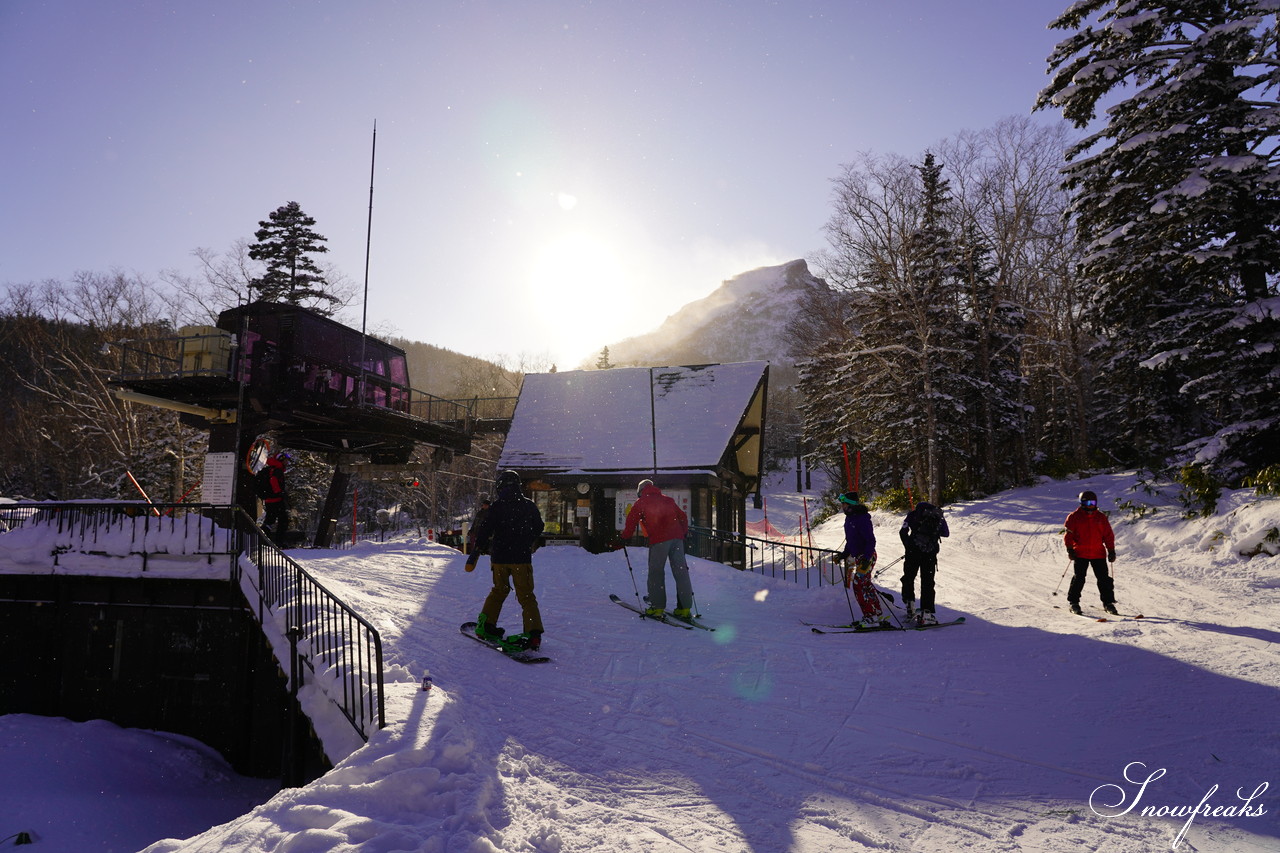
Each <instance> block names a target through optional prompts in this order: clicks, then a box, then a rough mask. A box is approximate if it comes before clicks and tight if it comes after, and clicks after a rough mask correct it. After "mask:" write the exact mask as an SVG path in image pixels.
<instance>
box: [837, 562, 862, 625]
mask: <svg viewBox="0 0 1280 853" xmlns="http://www.w3.org/2000/svg"><path fill="white" fill-rule="evenodd" d="M848 559H849V558H848V557H846V558H845V565H844V566H842V567H841V570H842V571H843V573H844V600H845V602H846V603H848V605H849V624H851V625H852V624H853V623H854V622H857V621H858V617H857V616H855V615H854V613H853V599H852V598H850V597H849V584H850V583H851V582H852V581H851V579H850V577H849V565H848Z"/></svg>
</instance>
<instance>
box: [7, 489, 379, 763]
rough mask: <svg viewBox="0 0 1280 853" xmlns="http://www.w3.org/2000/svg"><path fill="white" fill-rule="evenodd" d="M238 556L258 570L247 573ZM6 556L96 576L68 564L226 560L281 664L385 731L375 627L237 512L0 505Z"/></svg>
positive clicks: (358, 726) (360, 727)
mask: <svg viewBox="0 0 1280 853" xmlns="http://www.w3.org/2000/svg"><path fill="white" fill-rule="evenodd" d="M242 554H247V555H248V556H249V558H250V560H251V561H252V562H253V564H254V565H255V566H256V567H257V571H256V572H245V571H243V568H242V565H241V560H240V556H241V555H242ZM0 557H6V558H7V559H9V561H10V562H11V563H13V564H15V565H21V564H23V563H33V564H34V563H35V562H36V561H44V560H52V562H53V565H55V566H59V565H60V566H61V567H62V568H63V569H64V570H65V571H80V572H84V573H92V572H93V567H92V566H88V565H86V566H82V567H77V566H73V565H69V564H70V563H72V562H73V561H74V560H77V559H79V560H85V559H86V558H96V559H99V560H101V559H103V558H127V559H135V560H137V559H140V560H141V563H142V569H143V571H144V572H145V571H147V570H148V568H149V565H150V564H151V563H154V562H156V561H157V560H159V559H161V558H163V559H166V560H170V561H172V560H174V559H184V560H187V561H188V562H189V561H191V560H193V559H196V560H204V561H207V562H208V564H209V565H213V564H214V563H215V561H216V560H217V559H224V560H226V565H227V578H228V579H229V580H230V581H231V582H232V583H233V584H234V585H235V586H236V587H237V588H239V589H240V591H241V593H242V594H243V595H244V597H245V601H246V603H247V604H248V605H249V609H250V612H251V613H253V615H254V618H256V619H257V621H258V623H259V625H261V627H262V630H263V632H264V633H265V634H266V635H267V637H268V639H269V640H271V641H272V643H273V645H274V647H275V648H276V650H277V654H278V655H279V656H280V657H282V658H283V656H284V651H283V650H284V649H286V648H288V649H290V654H291V655H292V656H293V658H294V660H295V661H298V662H300V663H301V664H302V665H303V667H305V669H306V670H307V671H309V672H310V673H311V682H312V683H313V684H315V685H316V686H317V687H318V688H319V689H320V691H321V692H322V693H323V694H324V695H325V696H326V697H328V699H329V700H330V701H332V702H333V703H334V705H335V706H336V707H337V708H338V709H339V710H340V711H341V713H342V715H343V716H344V717H346V718H347V720H348V721H349V722H350V723H351V725H352V726H353V727H354V728H355V730H356V733H357V734H359V735H360V737H361V738H362V739H363V740H365V741H367V740H368V739H369V736H370V735H371V734H372V733H373V731H374V730H376V729H375V728H374V727H375V726H376V728H383V727H384V726H385V725H386V704H385V697H384V684H383V671H382V665H383V661H382V638H381V636H380V635H379V634H378V631H377V630H376V629H375V628H374V627H373V626H372V625H370V624H369V623H368V622H367V621H365V620H364V619H362V618H361V617H360V616H359V615H358V614H357V613H356V612H355V611H353V610H352V609H351V608H350V607H348V606H347V605H346V604H344V603H343V602H342V601H341V600H339V599H338V597H337V596H335V595H334V594H333V593H331V592H330V591H329V590H327V589H325V587H324V586H323V585H322V584H321V583H320V582H319V581H317V580H316V579H315V578H313V577H312V576H311V575H310V574H308V573H307V572H306V570H305V569H303V568H302V566H300V565H299V564H298V563H297V562H295V561H294V560H292V559H290V558H289V557H288V556H287V555H286V554H285V553H284V552H283V551H281V550H280V549H279V548H277V547H276V546H275V545H274V544H273V543H272V542H271V541H270V540H269V539H268V538H267V537H266V536H265V535H263V534H262V531H261V530H260V529H259V528H258V526H257V524H256V523H255V522H254V520H253V519H252V518H250V517H249V516H248V514H246V513H245V512H244V511H243V510H242V509H240V508H239V507H228V506H213V505H210V504H147V503H142V502H112V503H91V502H83V503H81V502H77V503H52V502H42V503H15V504H0ZM45 565H47V563H46V564H45ZM255 599H256V600H255ZM290 644H292V645H290ZM282 662H283V661H282ZM282 669H284V670H285V671H286V672H290V671H292V670H293V668H292V667H291V666H283V667H282ZM303 680H306V679H305V678H304V679H303ZM290 686H291V688H292V689H293V690H294V691H295V692H296V691H297V689H298V688H299V687H300V686H301V685H300V684H299V683H297V681H295V683H293V684H291V685H290Z"/></svg>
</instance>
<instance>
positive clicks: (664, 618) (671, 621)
mask: <svg viewBox="0 0 1280 853" xmlns="http://www.w3.org/2000/svg"><path fill="white" fill-rule="evenodd" d="M609 600H610V601H612V602H613V603H614V604H621V605H622V606H623V607H625V608H627V609H628V610H630V611H631V612H632V613H637V614H639V616H640V618H641V619H652V620H653V621H654V622H661V623H663V624H664V625H671V626H672V627H674V628H684V629H685V630H686V631H692V630H693V629H694V625H693V623H691V622H686V621H684V620H683V619H676V618H675V617H674V616H672V615H670V614H669V613H665V612H664V613H663V614H662V615H661V616H650V615H648V614H647V613H645V612H644V611H643V610H641V609H640V608H639V607H637V606H636V605H634V604H629V603H628V602H625V601H623V600H622V599H621V598H618V596H616V595H614V594H612V593H610V594H609ZM703 630H706V631H714V630H715V629H714V628H704V629H703Z"/></svg>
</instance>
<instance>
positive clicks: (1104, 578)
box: [1062, 491, 1116, 614]
mask: <svg viewBox="0 0 1280 853" xmlns="http://www.w3.org/2000/svg"><path fill="white" fill-rule="evenodd" d="M1063 526H1064V527H1065V528H1066V534H1065V535H1064V536H1063V537H1062V541H1063V544H1065V545H1066V546H1067V557H1068V558H1069V559H1070V560H1071V562H1072V565H1073V567H1074V569H1075V575H1074V576H1072V578H1071V585H1070V586H1069V587H1067V603H1068V604H1070V605H1071V612H1072V613H1076V614H1078V613H1080V593H1081V592H1083V591H1084V582H1085V578H1086V576H1087V575H1088V573H1089V568H1090V566H1092V567H1093V574H1094V577H1096V578H1097V580H1098V595H1099V596H1100V597H1101V598H1102V609H1103V610H1105V611H1107V612H1108V613H1116V594H1115V585H1114V583H1113V582H1112V579H1111V573H1110V571H1109V570H1108V566H1107V563H1114V562H1115V561H1116V537H1115V533H1114V532H1112V530H1111V522H1110V521H1108V520H1107V516H1106V514H1105V513H1101V512H1099V511H1098V496H1097V495H1096V494H1095V493H1093V492H1091V491H1083V492H1081V493H1080V506H1078V507H1077V508H1076V509H1074V510H1073V511H1072V512H1071V514H1070V515H1068V516H1067V520H1066V522H1065V523H1064V524H1063Z"/></svg>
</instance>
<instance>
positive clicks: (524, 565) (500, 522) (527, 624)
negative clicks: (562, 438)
mask: <svg viewBox="0 0 1280 853" xmlns="http://www.w3.org/2000/svg"><path fill="white" fill-rule="evenodd" d="M520 489H521V482H520V475H519V474H517V473H516V472H515V471H503V472H502V473H501V474H499V475H498V480H497V482H496V483H495V491H496V492H497V497H496V498H495V499H494V501H493V503H492V504H490V506H489V512H488V514H487V515H485V517H484V518H483V519H480V520H479V523H478V524H477V525H476V540H475V550H474V551H472V552H471V554H470V555H468V556H467V564H466V570H467V571H468V572H470V571H472V570H474V569H475V567H476V561H477V560H479V559H480V555H481V554H482V553H483V554H488V555H489V559H490V561H491V562H490V568H491V569H492V570H493V588H492V589H490V590H489V595H488V597H486V598H485V600H484V606H483V608H482V609H481V611H480V616H479V617H478V618H477V619H476V634H477V636H479V637H482V638H483V639H486V640H502V641H503V642H505V643H506V644H508V645H511V646H515V647H517V648H526V649H538V648H541V647H542V614H541V612H539V610H538V599H537V597H536V596H535V595H534V592H533V552H534V551H536V550H538V545H539V544H540V540H541V538H542V531H543V523H542V513H541V512H539V511H538V506H537V504H535V503H534V502H533V501H531V500H529V499H528V498H526V497H525V496H524V495H523V494H522V493H521V491H520ZM512 587H514V588H515V591H516V601H518V602H519V603H520V607H521V610H522V611H523V616H524V633H522V634H518V635H515V636H511V637H507V638H506V639H505V640H503V634H504V633H505V631H503V629H502V628H499V627H498V616H500V615H501V614H502V604H503V602H505V601H506V600H507V595H508V594H510V592H511V589H512Z"/></svg>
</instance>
